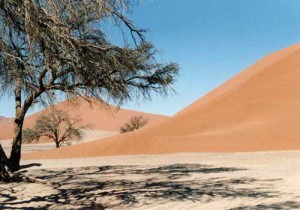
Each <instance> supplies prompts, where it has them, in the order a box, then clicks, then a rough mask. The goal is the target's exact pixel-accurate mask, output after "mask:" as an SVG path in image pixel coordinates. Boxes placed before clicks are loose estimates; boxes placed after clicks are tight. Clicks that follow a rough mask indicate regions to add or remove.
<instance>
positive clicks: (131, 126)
mask: <svg viewBox="0 0 300 210" xmlns="http://www.w3.org/2000/svg"><path fill="white" fill-rule="evenodd" d="M147 123H148V119H145V118H144V117H143V116H134V117H132V118H130V121H129V122H128V123H126V124H125V125H124V126H122V127H121V128H120V132H121V133H126V132H130V131H134V130H137V129H140V128H142V127H144V126H145V125H146V124H147Z"/></svg>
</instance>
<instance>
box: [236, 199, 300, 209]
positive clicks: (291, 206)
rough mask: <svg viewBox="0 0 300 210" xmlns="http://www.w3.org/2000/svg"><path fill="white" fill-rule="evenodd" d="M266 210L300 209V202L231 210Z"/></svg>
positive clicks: (242, 207)
mask: <svg viewBox="0 0 300 210" xmlns="http://www.w3.org/2000/svg"><path fill="white" fill-rule="evenodd" d="M266 209H276V210H286V209H300V202H295V201H286V202H278V203H272V204H259V205H254V206H241V207H237V208H232V209H230V210H266Z"/></svg>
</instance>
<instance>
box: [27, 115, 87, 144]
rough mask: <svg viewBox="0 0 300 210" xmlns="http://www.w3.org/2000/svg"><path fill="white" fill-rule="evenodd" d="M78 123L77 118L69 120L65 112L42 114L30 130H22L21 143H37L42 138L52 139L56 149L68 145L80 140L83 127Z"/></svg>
mask: <svg viewBox="0 0 300 210" xmlns="http://www.w3.org/2000/svg"><path fill="white" fill-rule="evenodd" d="M79 123H80V119H79V118H71V117H70V116H69V115H68V113H67V112H65V111H61V110H54V109H52V110H51V111H49V112H45V113H44V114H42V115H41V116H40V117H39V118H38V119H37V121H36V123H35V125H34V127H33V128H32V129H30V128H27V129H25V130H24V132H23V141H24V142H33V141H39V140H40V139H41V138H42V137H46V138H48V139H52V140H53V141H54V142H55V145H56V147H60V146H61V145H63V144H70V143H71V142H72V141H75V140H80V139H81V138H82V129H83V128H85V127H83V126H81V127H79Z"/></svg>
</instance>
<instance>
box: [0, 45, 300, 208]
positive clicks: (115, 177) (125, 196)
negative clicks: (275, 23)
mask: <svg viewBox="0 0 300 210" xmlns="http://www.w3.org/2000/svg"><path fill="white" fill-rule="evenodd" d="M299 67H300V45H299V44H298V45H294V46H292V47H289V48H287V49H284V50H281V51H278V52H276V53H273V54H271V55H269V56H267V57H266V58H264V59H262V60H261V61H259V62H257V63H256V64H254V65H253V66H251V67H249V68H248V69H246V70H245V71H243V72H241V73H240V74H238V75H237V76H235V77H234V78H232V79H231V80H229V81H228V82H226V83H224V84H223V85H221V86H220V87H218V88H217V89H215V90H213V91H212V92H211V93H209V94H207V95H206V96H204V97H202V98H200V99H199V100H198V101H196V102H195V103H193V104H192V105H190V106H188V107H187V108H185V109H184V110H182V111H181V112H179V113H177V114H176V115H175V116H173V117H171V118H169V119H165V120H161V121H160V122H156V123H152V124H150V125H149V126H147V127H144V128H142V129H140V130H138V131H135V132H132V133H127V134H116V135H114V136H112V137H108V138H101V139H99V138H98V137H97V135H96V134H95V135H93V134H92V133H91V134H90V135H91V137H90V141H87V142H84V143H81V144H76V145H72V146H68V147H64V148H61V149H50V150H46V151H39V152H30V153H24V154H23V160H22V165H23V166H22V167H23V169H22V170H21V172H20V173H24V174H26V175H28V176H30V177H35V178H36V179H38V180H44V181H45V180H47V183H45V182H43V183H38V182H35V183H25V182H22V183H14V184H7V185H0V191H1V193H0V194H1V197H0V206H2V207H3V208H11V207H14V208H20V209H24V208H29V209H30V208H47V209H71V208H75V209H141V210H143V209H157V210H160V209H216V210H217V209H231V210H244V209H300V197H299V195H300V186H299V184H298V183H299V181H300V178H299V177H300V168H299V165H300V130H299V128H298V127H299V125H298V124H299V122H300V108H299V107H300V81H298V80H300V68H299ZM85 109H86V107H85ZM82 111H83V112H84V109H83V110H82ZM90 117H91V116H90ZM88 133H89V132H88ZM275 150H277V151H275ZM279 150H280V151H279ZM292 150H293V151H292ZM296 150H298V151H296ZM199 152H201V153H199ZM166 153H173V154H166ZM147 154H148V155H147ZM104 156H106V157H104ZM29 192H30V193H29Z"/></svg>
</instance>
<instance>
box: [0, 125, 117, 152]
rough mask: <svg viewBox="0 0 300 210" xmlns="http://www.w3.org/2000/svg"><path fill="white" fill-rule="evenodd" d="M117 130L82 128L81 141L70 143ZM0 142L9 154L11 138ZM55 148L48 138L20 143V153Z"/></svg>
mask: <svg viewBox="0 0 300 210" xmlns="http://www.w3.org/2000/svg"><path fill="white" fill-rule="evenodd" d="M118 133H119V132H115V131H100V130H91V129H85V130H83V138H82V140H81V141H74V142H72V144H73V145H74V144H80V143H84V142H90V141H94V140H98V139H103V138H106V137H109V136H114V135H116V134H118ZM0 143H1V145H2V147H3V149H4V151H5V153H6V154H7V155H8V156H9V154H10V150H11V144H12V139H6V140H0ZM50 149H55V144H54V142H53V141H51V140H49V142H48V143H44V142H43V143H38V144H36V143H33V144H23V145H22V154H25V153H30V152H38V151H45V150H50Z"/></svg>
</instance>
